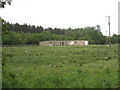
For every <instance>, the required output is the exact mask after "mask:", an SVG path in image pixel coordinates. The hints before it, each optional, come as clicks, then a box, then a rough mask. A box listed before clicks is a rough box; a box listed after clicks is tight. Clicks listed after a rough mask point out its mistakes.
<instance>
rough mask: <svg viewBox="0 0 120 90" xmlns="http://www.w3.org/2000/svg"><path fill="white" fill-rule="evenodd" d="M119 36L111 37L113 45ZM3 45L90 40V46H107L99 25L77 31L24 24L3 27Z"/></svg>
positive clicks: (118, 40) (5, 24)
mask: <svg viewBox="0 0 120 90" xmlns="http://www.w3.org/2000/svg"><path fill="white" fill-rule="evenodd" d="M118 36H119V35H116V34H114V35H113V36H112V37H111V41H112V43H113V44H114V43H120V39H119V38H118ZM2 37H3V44H38V42H39V41H47V40H88V41H89V43H90V44H106V38H108V37H106V36H104V35H103V34H102V33H101V28H100V26H99V25H96V26H95V27H85V28H76V29H71V28H68V29H60V28H54V29H53V28H50V27H49V28H45V29H44V28H43V27H42V26H34V25H27V24H23V25H20V24H18V23H16V24H10V23H8V22H7V23H6V22H4V23H3V25H2Z"/></svg>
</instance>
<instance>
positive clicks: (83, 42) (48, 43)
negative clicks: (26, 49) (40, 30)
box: [39, 40, 89, 46]
mask: <svg viewBox="0 0 120 90" xmlns="http://www.w3.org/2000/svg"><path fill="white" fill-rule="evenodd" d="M88 44H89V42H88V41H87V40H61V41H60V40H59V41H56V40H54V41H41V42H39V45H41V46H61V45H81V46H86V45H88Z"/></svg>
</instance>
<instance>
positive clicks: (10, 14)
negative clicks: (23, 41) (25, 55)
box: [0, 0, 120, 35]
mask: <svg viewBox="0 0 120 90" xmlns="http://www.w3.org/2000/svg"><path fill="white" fill-rule="evenodd" d="M118 1H120V0H12V5H11V6H9V5H6V7H5V9H1V8H0V16H1V17H2V18H3V19H5V20H6V21H9V22H10V23H19V24H24V23H27V24H31V25H36V26H37V25H38V26H42V27H43V28H48V27H52V28H55V27H57V28H69V27H70V28H73V29H74V28H84V27H86V26H96V25H100V26H101V31H102V33H103V34H104V35H106V30H107V31H108V18H106V17H105V16H108V15H110V16H112V17H111V34H112V35H113V34H114V33H115V34H118ZM107 33H108V32H107ZM107 35H108V34H107Z"/></svg>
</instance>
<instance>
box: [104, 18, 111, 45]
mask: <svg viewBox="0 0 120 90" xmlns="http://www.w3.org/2000/svg"><path fill="white" fill-rule="evenodd" d="M105 17H108V26H109V46H110V47H111V37H110V16H105Z"/></svg>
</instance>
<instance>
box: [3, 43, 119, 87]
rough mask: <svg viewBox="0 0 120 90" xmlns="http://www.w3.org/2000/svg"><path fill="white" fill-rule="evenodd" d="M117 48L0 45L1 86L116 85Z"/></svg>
mask: <svg viewBox="0 0 120 90" xmlns="http://www.w3.org/2000/svg"><path fill="white" fill-rule="evenodd" d="M117 58H118V47H117V45H113V46H112V47H111V48H109V47H108V46H102V45H89V46H53V47H43V46H34V47H4V48H3V88H117V87H118V61H117V60H118V59H117Z"/></svg>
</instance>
